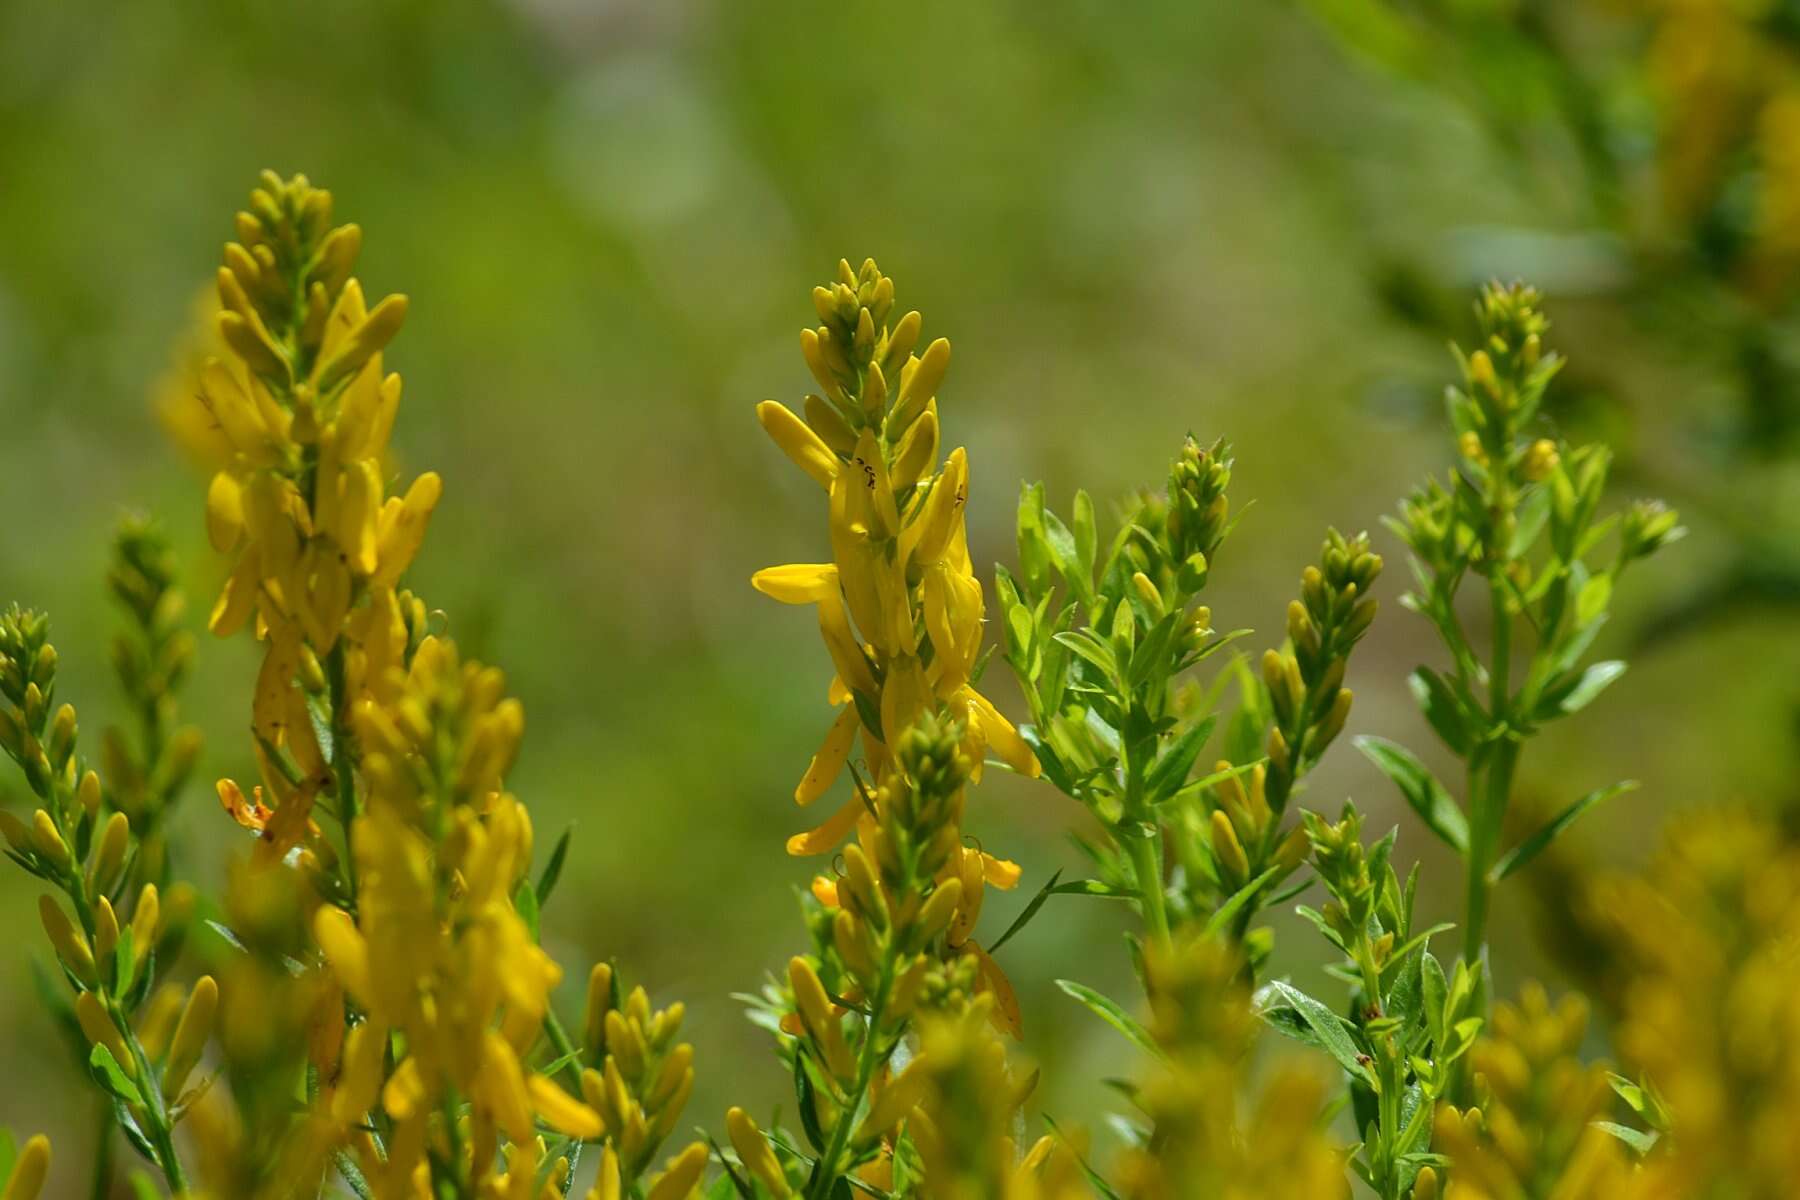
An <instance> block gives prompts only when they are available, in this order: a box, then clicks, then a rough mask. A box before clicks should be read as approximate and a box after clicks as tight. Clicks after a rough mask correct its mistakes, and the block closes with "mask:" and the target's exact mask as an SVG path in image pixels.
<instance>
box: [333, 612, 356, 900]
mask: <svg viewBox="0 0 1800 1200" xmlns="http://www.w3.org/2000/svg"><path fill="white" fill-rule="evenodd" d="M325 681H326V691H327V693H328V694H329V696H330V698H331V763H330V766H331V777H332V779H333V781H334V782H335V783H336V784H337V797H338V823H339V824H340V825H341V826H343V831H344V885H345V887H346V888H347V889H348V890H349V894H350V905H351V909H352V911H354V909H355V906H356V852H355V850H354V848H353V847H352V846H351V844H350V827H351V825H352V824H353V823H354V822H355V820H356V817H357V814H358V811H359V810H358V808H357V802H356V774H355V768H354V765H353V764H352V763H351V762H350V722H349V720H348V719H347V717H348V714H346V713H345V711H344V709H345V708H346V707H347V705H346V703H345V701H346V699H347V691H348V688H347V685H346V683H345V681H344V641H343V639H342V638H339V639H338V642H337V644H336V645H335V646H333V647H332V648H331V653H330V654H328V655H326V657H325Z"/></svg>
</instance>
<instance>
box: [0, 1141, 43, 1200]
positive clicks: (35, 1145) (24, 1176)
mask: <svg viewBox="0 0 1800 1200" xmlns="http://www.w3.org/2000/svg"><path fill="white" fill-rule="evenodd" d="M49 1177H50V1139H49V1138H47V1137H45V1136H44V1135H43V1134H41V1133H40V1134H38V1135H37V1136H36V1137H34V1138H32V1139H31V1140H30V1141H28V1142H26V1143H25V1145H24V1147H23V1148H22V1149H21V1150H20V1151H19V1157H18V1158H17V1159H15V1160H14V1161H13V1166H12V1173H11V1174H10V1175H8V1176H7V1177H6V1181H5V1182H6V1186H5V1188H4V1189H0V1200H37V1195H38V1193H39V1192H41V1191H43V1190H44V1181H45V1180H46V1179H48V1178H49Z"/></svg>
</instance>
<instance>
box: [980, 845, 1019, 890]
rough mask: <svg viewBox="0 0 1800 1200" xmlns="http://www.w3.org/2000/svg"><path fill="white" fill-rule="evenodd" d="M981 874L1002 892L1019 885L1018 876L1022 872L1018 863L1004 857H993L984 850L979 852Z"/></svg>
mask: <svg viewBox="0 0 1800 1200" xmlns="http://www.w3.org/2000/svg"><path fill="white" fill-rule="evenodd" d="M981 869H982V874H983V875H985V876H986V877H987V881H988V882H989V883H991V884H992V885H994V886H995V887H997V888H999V889H1000V890H1001V891H1003V892H1010V891H1012V890H1013V889H1014V888H1016V887H1018V886H1019V877H1020V876H1021V875H1023V874H1024V872H1023V871H1021V870H1020V869H1019V864H1018V863H1016V862H1013V861H1011V860H1010V859H1005V858H995V857H994V856H993V855H991V854H989V853H987V852H986V851H985V850H984V851H982V854H981Z"/></svg>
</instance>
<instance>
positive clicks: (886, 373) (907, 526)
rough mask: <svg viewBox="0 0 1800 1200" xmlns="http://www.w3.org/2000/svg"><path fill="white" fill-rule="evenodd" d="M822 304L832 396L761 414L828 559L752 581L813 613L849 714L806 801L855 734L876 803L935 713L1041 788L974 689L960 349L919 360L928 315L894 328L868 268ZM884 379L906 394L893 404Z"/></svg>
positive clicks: (835, 830) (791, 845) (814, 339)
mask: <svg viewBox="0 0 1800 1200" xmlns="http://www.w3.org/2000/svg"><path fill="white" fill-rule="evenodd" d="M814 303H815V306H816V307H817V308H818V310H819V313H820V316H821V317H822V318H823V320H824V322H825V323H824V324H823V325H821V326H820V327H819V328H818V329H816V330H807V331H806V332H805V334H804V335H803V337H802V350H803V351H804V353H805V356H806V359H807V362H808V365H809V366H810V367H811V368H812V369H813V372H814V375H815V377H816V378H817V379H818V380H819V382H820V384H821V386H822V387H823V388H824V389H825V394H824V395H812V396H808V397H807V399H806V404H805V411H806V414H807V415H806V417H805V418H804V419H802V418H801V417H799V416H797V415H796V414H795V413H794V412H793V411H791V410H790V409H788V408H786V407H785V406H783V405H781V404H778V403H776V402H775V401H772V400H770V401H765V402H763V403H762V404H761V405H759V406H758V407H757V418H758V420H759V421H761V423H762V425H763V428H764V429H765V430H767V431H768V433H769V435H770V437H771V438H772V439H773V440H774V441H775V443H776V444H777V445H778V446H779V447H780V448H781V449H782V451H783V452H784V453H786V454H787V455H788V456H789V457H790V458H791V459H793V460H794V462H795V463H796V464H798V465H799V466H800V467H801V469H802V470H804V471H805V472H806V473H807V474H808V475H809V476H811V477H812V478H813V479H814V480H815V481H817V482H818V483H819V485H820V486H821V487H823V488H825V489H826V492H827V496H828V500H827V515H828V530H829V533H830V543H831V553H832V561H831V562H829V563H795V564H790V565H787V566H779V567H769V568H766V569H764V570H762V571H758V572H757V573H756V574H755V575H754V576H753V577H752V579H751V583H752V584H753V586H755V587H756V588H757V590H759V591H761V592H763V593H765V594H766V595H769V596H772V597H773V598H775V599H777V600H780V601H782V602H784V603H788V604H813V605H817V607H818V613H819V630H820V635H821V638H822V640H823V641H824V642H825V647H826V651H827V653H828V654H829V656H830V658H831V662H832V665H833V668H834V670H835V672H836V675H835V678H834V679H833V680H832V685H831V688H830V689H829V691H830V693H831V695H832V697H833V700H834V703H838V704H841V705H842V707H841V708H840V709H839V711H838V713H837V715H836V717H835V718H834V719H833V721H832V723H831V726H830V728H829V730H828V731H827V733H826V735H825V739H824V742H823V744H822V745H821V747H820V749H819V751H818V753H817V754H815V755H814V756H813V760H812V763H811V764H810V765H809V766H808V768H807V771H806V773H805V775H803V776H802V778H801V780H800V783H799V785H798V786H797V787H796V789H795V799H796V800H797V801H799V802H800V803H801V804H810V803H812V802H813V801H815V800H817V799H819V798H820V797H821V796H823V795H824V794H826V793H827V792H828V791H829V790H830V789H831V788H832V786H833V785H834V784H835V783H836V782H837V780H838V779H839V777H840V776H841V774H842V771H843V766H844V763H845V762H846V761H847V760H848V759H849V757H850V755H851V753H852V750H853V749H854V746H855V741H856V735H857V733H858V732H859V730H860V732H861V734H862V738H863V743H864V750H865V757H866V760H867V763H868V769H869V771H870V772H871V773H872V775H873V779H872V780H871V781H870V782H871V784H872V785H873V786H874V788H875V790H876V791H877V792H878V791H879V785H880V783H881V782H882V781H883V780H884V779H885V777H886V774H887V773H888V772H889V771H891V769H892V763H891V755H890V753H889V750H888V747H889V745H890V744H891V743H892V742H893V741H894V740H895V739H896V738H898V737H899V736H900V733H901V732H902V731H903V730H905V729H907V728H909V727H910V726H911V725H912V724H913V723H914V722H915V721H917V720H918V719H919V717H920V716H921V715H922V714H923V713H925V712H926V711H927V710H928V709H931V708H933V707H935V706H937V705H939V704H947V705H949V706H950V708H951V709H952V711H953V712H954V713H956V715H957V716H958V718H959V719H960V720H962V721H963V722H964V724H965V727H966V730H967V735H968V745H969V749H970V750H971V751H972V752H974V755H975V761H976V763H977V764H979V762H980V759H981V756H982V755H984V754H985V753H986V752H987V751H988V750H990V749H991V750H993V752H994V753H995V754H996V755H998V756H999V757H1000V758H1001V759H1002V761H1004V762H1006V763H1007V764H1008V765H1009V766H1011V767H1012V768H1013V769H1014V770H1017V771H1020V772H1022V773H1024V774H1028V775H1035V774H1036V773H1037V771H1038V765H1037V760H1036V758H1035V757H1034V756H1033V754H1032V753H1031V750H1030V748H1029V747H1028V746H1026V745H1025V743H1024V741H1023V740H1022V739H1020V738H1019V736H1018V732H1017V730H1015V729H1014V728H1013V726H1012V725H1011V723H1009V722H1008V721H1007V720H1006V719H1005V718H1004V717H1002V716H1000V714H999V712H998V711H997V710H995V709H994V707H993V705H992V704H990V703H989V702H988V701H987V700H986V698H985V697H983V696H981V695H980V693H978V692H976V691H975V690H974V688H972V687H971V686H970V683H969V681H970V677H971V675H972V674H973V672H974V669H975V665H976V663H977V661H978V659H979V657H980V649H981V636H982V618H983V598H982V588H981V583H980V581H979V580H978V579H977V578H976V577H975V574H974V571H973V569H972V566H971V563H970V561H969V553H968V543H967V538H966V535H965V532H964V528H963V506H964V503H965V501H966V499H967V495H968V456H967V454H966V453H965V452H964V451H963V450H961V449H957V450H954V451H952V452H951V453H950V455H949V457H948V458H947V459H946V460H945V461H944V462H943V463H942V464H941V465H940V464H939V463H938V461H937V455H938V450H939V420H938V406H937V400H936V393H937V388H938V386H939V385H940V384H941V383H942V381H943V378H944V373H945V371H946V369H947V368H948V366H949V361H950V344H949V343H948V342H947V341H944V340H942V339H939V340H938V341H936V342H933V343H932V344H931V345H930V346H929V347H927V348H926V350H925V352H924V354H923V356H919V355H914V354H912V352H911V351H912V348H913V346H914V344H915V343H916V341H917V339H918V333H919V328H920V320H919V317H918V314H917V313H910V314H908V315H906V316H905V317H902V318H901V319H900V321H899V322H898V323H897V324H896V325H895V326H894V327H892V328H889V327H888V325H887V317H888V315H889V313H890V311H891V309H892V304H893V284H892V281H890V280H888V279H887V278H886V277H885V276H883V275H882V274H881V272H880V271H879V270H878V269H877V268H876V266H875V264H874V263H873V262H869V263H865V264H864V266H863V268H862V270H861V271H860V272H856V271H852V270H851V269H850V267H849V265H848V264H847V263H845V264H841V265H840V268H839V282H838V283H837V284H836V285H834V286H833V287H831V288H821V289H819V290H817V291H815V293H814ZM889 379H898V380H899V382H900V386H899V389H898V391H897V393H893V394H890V392H889V390H888V380H889ZM978 770H979V769H978V768H977V773H978ZM871 801H872V797H871V798H863V797H859V796H857V795H855V794H852V795H851V796H850V797H849V798H848V799H846V800H845V801H843V802H842V803H841V804H840V805H839V806H838V807H837V808H836V809H835V811H834V812H833V815H832V816H831V817H829V818H827V819H826V820H825V821H824V822H823V823H822V824H820V825H819V826H817V827H816V828H814V829H812V830H810V831H809V832H807V833H803V834H799V835H796V836H795V837H793V838H790V839H789V841H788V849H789V852H790V853H794V854H820V853H825V852H827V851H829V850H831V849H832V848H833V847H834V846H836V845H838V844H839V843H841V842H842V841H843V840H844V838H845V837H847V836H849V834H850V832H851V831H852V830H853V829H854V828H855V827H856V825H857V823H858V821H859V820H862V819H864V818H867V819H868V820H870V821H873V819H874V817H875V814H874V812H873V810H872V809H871V807H870V803H871Z"/></svg>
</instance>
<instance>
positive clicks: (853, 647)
mask: <svg viewBox="0 0 1800 1200" xmlns="http://www.w3.org/2000/svg"><path fill="white" fill-rule="evenodd" d="M819 636H821V637H822V638H824V639H825V649H826V651H827V652H828V653H830V655H831V662H832V665H833V666H835V667H836V668H837V673H838V678H839V679H842V680H843V681H844V682H845V683H846V684H848V685H849V686H850V687H851V688H853V689H854V690H856V691H859V692H861V693H863V694H864V695H866V696H873V695H874V694H875V692H876V687H875V673H874V672H873V671H871V670H870V669H869V659H868V656H867V655H865V654H864V653H863V648H862V645H861V643H859V642H858V641H857V640H856V635H855V634H854V633H852V632H851V631H850V617H849V614H848V613H846V612H845V611H844V602H843V600H842V599H841V598H840V597H838V596H837V595H835V594H833V595H828V596H826V597H825V598H824V599H822V600H820V601H819Z"/></svg>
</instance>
